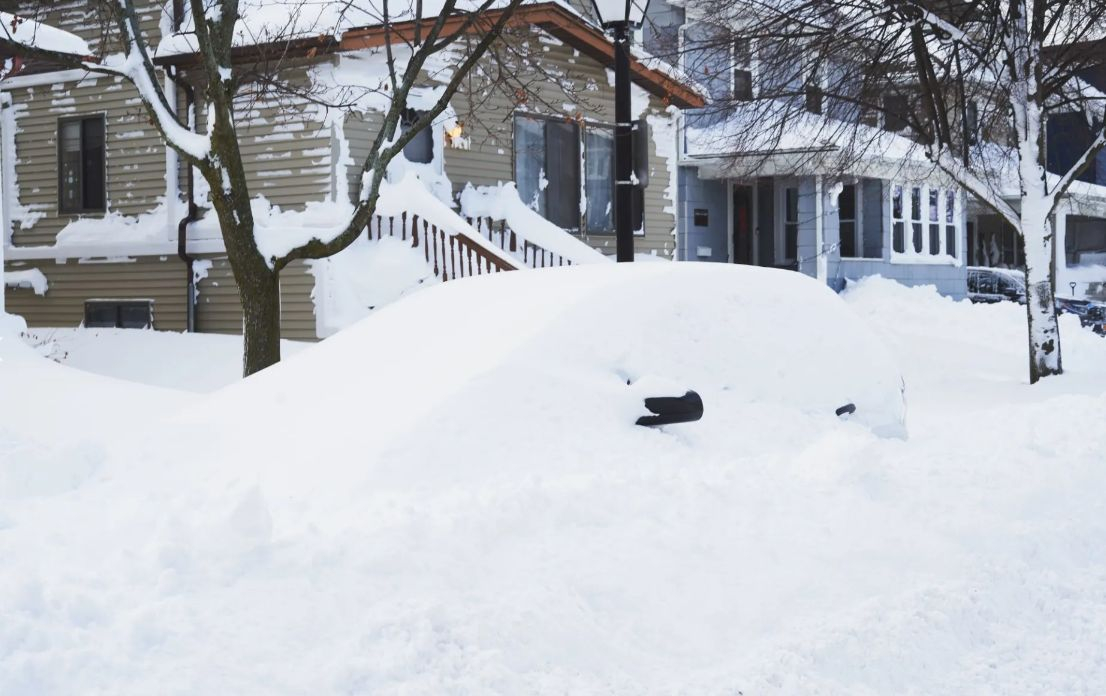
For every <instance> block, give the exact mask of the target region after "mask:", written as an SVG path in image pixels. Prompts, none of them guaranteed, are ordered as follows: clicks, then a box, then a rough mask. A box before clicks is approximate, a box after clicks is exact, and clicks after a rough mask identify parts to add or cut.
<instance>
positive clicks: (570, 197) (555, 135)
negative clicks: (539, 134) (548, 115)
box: [545, 121, 580, 230]
mask: <svg viewBox="0 0 1106 696" xmlns="http://www.w3.org/2000/svg"><path fill="white" fill-rule="evenodd" d="M545 166H546V173H545V177H546V179H547V180H548V182H549V183H548V185H547V186H546V189H545V204H546V209H545V218H546V219H547V220H549V221H550V222H552V223H553V224H554V225H557V226H558V227H563V228H564V229H566V230H575V229H579V227H580V128H579V126H577V125H576V123H574V122H568V123H566V122H564V121H546V122H545Z"/></svg>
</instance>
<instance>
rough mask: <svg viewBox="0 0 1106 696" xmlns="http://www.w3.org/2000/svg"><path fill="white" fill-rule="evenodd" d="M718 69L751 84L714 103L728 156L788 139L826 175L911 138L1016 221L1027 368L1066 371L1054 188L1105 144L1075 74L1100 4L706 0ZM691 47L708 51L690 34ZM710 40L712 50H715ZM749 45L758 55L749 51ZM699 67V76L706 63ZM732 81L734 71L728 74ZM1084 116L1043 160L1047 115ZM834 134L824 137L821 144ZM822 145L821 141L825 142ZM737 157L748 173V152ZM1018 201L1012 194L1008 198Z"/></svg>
mask: <svg viewBox="0 0 1106 696" xmlns="http://www.w3.org/2000/svg"><path fill="white" fill-rule="evenodd" d="M691 6H692V7H693V8H695V12H694V14H696V15H698V16H701V17H709V18H711V22H712V23H714V24H715V25H716V26H718V27H720V28H721V32H720V36H722V37H724V38H722V39H718V40H714V41H713V42H712V41H710V40H708V41H707V44H708V45H713V46H715V47H716V49H717V50H716V51H715V53H714V54H713V55H714V56H716V58H715V60H717V56H719V55H726V56H730V58H731V60H730V61H729V62H727V63H726V64H725V66H724V67H723V69H724V70H726V71H731V70H737V71H739V70H742V69H749V68H751V67H752V65H753V64H755V66H756V69H757V72H758V86H757V88H756V89H752V88H749V89H745V90H732V91H731V92H730V93H729V95H721V98H719V99H717V100H716V103H715V106H714V110H715V113H714V114H713V115H712V116H713V118H714V119H715V120H716V121H721V122H722V123H723V124H728V125H722V126H718V127H715V128H713V129H711V131H712V132H714V133H715V134H721V137H724V138H729V139H730V141H729V144H728V147H729V148H730V149H733V150H735V151H737V152H767V151H770V150H773V149H776V148H778V146H779V145H780V143H781V142H783V141H785V140H787V139H788V138H791V139H792V140H796V139H798V140H801V141H802V142H805V143H809V144H810V148H809V152H807V153H806V154H805V156H806V157H808V158H818V159H819V164H820V165H821V166H823V167H825V168H826V169H825V170H824V171H827V172H831V171H832V168H833V167H842V168H844V167H847V166H849V165H851V164H855V163H857V162H859V161H860V160H862V159H864V158H865V157H868V156H882V157H885V158H886V157H887V156H888V153H891V156H892V157H894V156H898V157H901V158H902V159H903V162H904V166H905V163H906V161H907V160H909V159H910V156H909V155H910V154H911V153H909V152H907V151H905V150H904V149H903V146H902V141H903V138H901V137H893V136H889V135H888V134H887V132H888V131H893V132H896V133H899V134H901V135H903V136H907V137H908V138H909V142H911V143H912V146H911V147H912V148H914V149H916V150H917V151H918V152H920V153H921V154H923V155H924V157H925V159H926V161H928V162H929V163H931V165H932V166H933V167H934V168H937V169H939V170H941V171H942V172H943V173H944V174H945V175H947V176H948V177H949V178H951V179H952V180H953V181H955V182H956V183H957V184H958V185H959V186H961V187H962V188H964V189H965V190H967V191H968V192H969V193H971V194H972V195H974V196H975V197H976V198H977V199H978V200H979V201H981V202H982V203H983V204H984V205H986V206H987V207H989V208H991V209H992V210H994V211H995V213H997V214H998V215H999V216H1001V217H1002V219H1004V220H1005V221H1006V222H1007V223H1009V224H1010V225H1011V226H1012V227H1013V228H1014V229H1015V230H1016V231H1017V233H1018V234H1019V235H1020V236H1021V238H1022V240H1023V241H1024V247H1025V279H1026V290H1027V295H1028V302H1027V321H1028V344H1029V378H1030V381H1031V382H1037V381H1038V380H1040V379H1041V378H1043V377H1047V376H1049V375H1055V374H1059V373H1060V372H1061V371H1062V363H1061V357H1060V335H1059V330H1058V326H1057V320H1056V309H1055V303H1054V288H1053V280H1052V277H1053V276H1052V273H1051V271H1052V269H1053V264H1054V262H1055V261H1054V260H1055V248H1054V247H1055V234H1054V230H1053V215H1054V213H1055V211H1056V207H1057V203H1058V201H1059V199H1060V198H1061V197H1062V196H1064V195H1065V193H1067V192H1068V190H1069V188H1070V186H1071V184H1072V182H1073V181H1074V180H1075V179H1076V178H1077V177H1078V176H1079V175H1080V173H1081V172H1082V171H1083V170H1084V169H1085V168H1086V167H1087V166H1088V165H1090V164H1091V163H1093V162H1094V158H1095V156H1096V155H1097V153H1098V152H1100V151H1101V150H1102V148H1103V146H1104V145H1106V130H1104V120H1106V119H1104V118H1103V113H1104V108H1106V101H1104V97H1103V95H1102V94H1101V93H1100V92H1099V91H1098V90H1097V89H1094V88H1093V87H1091V86H1090V85H1089V84H1087V83H1086V82H1084V81H1083V80H1081V79H1080V77H1079V76H1080V74H1081V73H1082V72H1083V71H1085V70H1087V69H1088V68H1091V67H1093V66H1096V65H1101V64H1102V63H1103V55H1104V48H1106V43H1104V41H1103V39H1104V38H1106V3H1103V2H1101V0H1050V1H1048V2H1046V1H1045V0H982V1H979V2H959V1H956V0H798V1H795V2H791V1H787V2H779V1H777V0H771V1H769V0H748V1H746V2H742V3H738V4H736V5H735V4H733V3H729V2H723V1H722V0H699V2H697V3H693V4H692V5H691ZM681 50H683V51H684V52H685V55H684V58H685V60H687V57H688V55H687V52H689V51H693V50H702V49H697V48H695V46H694V44H689V45H687V46H685V47H684V48H683V49H681ZM708 50H709V49H708ZM742 51H755V55H754V56H753V57H751V58H746V59H745V62H742V58H741V57H740V56H741V53H742ZM699 72H702V71H701V70H700V71H699ZM735 84H736V82H735ZM1073 112H1074V113H1078V114H1082V118H1083V121H1084V125H1085V126H1086V128H1087V129H1088V130H1089V132H1090V138H1089V141H1088V143H1087V145H1086V147H1085V148H1084V149H1083V151H1082V152H1081V153H1080V154H1079V155H1078V156H1077V157H1076V158H1075V161H1074V162H1072V163H1069V165H1068V166H1067V167H1066V168H1065V170H1064V171H1061V172H1057V173H1054V174H1049V173H1048V171H1047V170H1046V166H1047V162H1046V152H1045V135H1046V129H1047V120H1048V118H1049V117H1050V115H1054V114H1057V113H1068V114H1070V113H1073ZM830 144H832V146H830ZM822 145H825V147H822ZM743 162H744V163H745V164H746V165H747V166H749V167H750V168H752V169H755V167H756V166H757V163H756V162H755V161H754V160H751V159H749V158H744V160H743ZM1011 199H1016V200H1018V204H1017V205H1012V204H1011V203H1010V202H1009V201H1010V200H1011Z"/></svg>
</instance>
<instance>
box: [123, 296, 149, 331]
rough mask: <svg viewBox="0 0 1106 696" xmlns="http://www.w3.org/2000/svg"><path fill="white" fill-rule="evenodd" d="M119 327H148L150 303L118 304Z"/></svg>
mask: <svg viewBox="0 0 1106 696" xmlns="http://www.w3.org/2000/svg"><path fill="white" fill-rule="evenodd" d="M119 327H120V328H123V329H147V328H149V327H150V304H149V303H148V302H131V303H127V304H121V305H119Z"/></svg>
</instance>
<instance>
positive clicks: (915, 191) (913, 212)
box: [910, 188, 924, 254]
mask: <svg viewBox="0 0 1106 696" xmlns="http://www.w3.org/2000/svg"><path fill="white" fill-rule="evenodd" d="M910 229H911V231H912V232H913V233H914V234H913V235H912V236H911V241H912V242H913V244H914V253H916V254H920V253H922V246H923V243H924V242H923V238H922V190H921V189H920V188H912V189H910Z"/></svg>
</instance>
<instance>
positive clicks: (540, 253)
mask: <svg viewBox="0 0 1106 696" xmlns="http://www.w3.org/2000/svg"><path fill="white" fill-rule="evenodd" d="M465 222H467V223H468V224H469V225H471V226H472V227H474V228H475V229H476V231H477V232H479V233H480V234H481V235H482V236H483V237H484V238H486V239H487V240H488V241H489V242H491V243H492V244H496V245H498V246H499V248H500V249H501V250H503V251H505V252H507V253H508V254H510V255H511V256H514V257H515V258H517V259H519V260H520V261H522V264H523V265H524V266H529V267H530V268H549V267H553V266H571V265H572V259H566V258H565V257H564V256H561V255H560V254H557V253H554V252H552V251H549V250H548V249H546V248H545V247H540V246H538V245H537V244H534V243H533V242H530V241H527V240H522V244H521V245H520V244H519V239H518V235H516V234H515V231H514V230H512V229H511V228H509V227H507V222H506V221H505V220H500V221H499V222H496V221H495V220H492V219H491V218H475V219H473V218H465Z"/></svg>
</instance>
